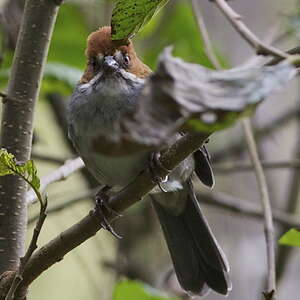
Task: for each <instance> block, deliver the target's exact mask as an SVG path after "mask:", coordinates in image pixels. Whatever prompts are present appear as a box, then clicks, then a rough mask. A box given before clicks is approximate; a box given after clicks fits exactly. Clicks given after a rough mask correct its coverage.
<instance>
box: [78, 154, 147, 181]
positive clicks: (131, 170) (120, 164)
mask: <svg viewBox="0 0 300 300" xmlns="http://www.w3.org/2000/svg"><path fill="white" fill-rule="evenodd" d="M148 157H149V153H145V152H143V153H138V154H132V155H126V156H118V157H114V156H107V155H102V154H99V153H91V152H89V153H88V155H84V153H82V158H83V160H84V162H85V164H86V166H87V168H88V169H89V171H90V172H91V173H92V174H93V175H94V176H95V177H96V179H97V180H98V181H99V182H100V183H101V184H105V185H109V186H121V187H123V186H126V185H127V184H128V183H130V182H131V181H133V180H134V179H135V177H136V176H137V175H138V174H139V173H140V172H141V171H142V170H144V169H145V168H146V167H147V160H148Z"/></svg>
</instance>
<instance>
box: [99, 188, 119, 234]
mask: <svg viewBox="0 0 300 300" xmlns="http://www.w3.org/2000/svg"><path fill="white" fill-rule="evenodd" d="M110 189H111V187H110V186H108V185H105V186H104V187H101V189H100V190H99V191H98V192H97V194H96V196H95V202H96V205H95V213H96V214H97V215H98V217H99V218H100V219H101V226H102V227H103V228H104V229H105V230H107V231H109V232H110V233H111V234H112V235H113V236H115V237H116V238H118V239H120V238H122V237H121V236H120V235H118V234H117V233H116V232H115V231H114V229H113V227H112V226H111V225H110V223H109V221H108V220H107V218H106V216H105V215H106V212H107V211H108V212H109V213H113V214H115V215H117V216H118V217H120V216H121V215H120V214H118V213H117V212H116V211H114V210H113V209H112V208H111V207H109V205H108V200H109V196H108V195H107V192H108V191H109V190H110Z"/></svg>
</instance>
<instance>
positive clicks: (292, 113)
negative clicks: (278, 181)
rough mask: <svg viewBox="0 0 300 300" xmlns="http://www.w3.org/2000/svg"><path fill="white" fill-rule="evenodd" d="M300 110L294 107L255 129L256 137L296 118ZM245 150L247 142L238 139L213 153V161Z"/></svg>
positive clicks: (268, 133) (266, 134)
mask: <svg viewBox="0 0 300 300" xmlns="http://www.w3.org/2000/svg"><path fill="white" fill-rule="evenodd" d="M299 115H300V110H299V109H297V108H292V109H290V110H288V111H286V112H284V113H283V114H282V115H280V116H278V117H277V118H275V119H274V120H273V121H272V122H271V123H270V124H267V125H265V126H264V127H262V128H258V129H256V130H255V131H254V135H255V137H263V136H268V135H271V134H272V132H274V131H276V129H278V128H281V127H283V126H284V125H285V124H286V123H288V122H290V121H292V120H294V118H296V117H299ZM244 150H245V143H244V142H243V141H242V140H241V139H238V141H237V142H234V143H231V144H230V145H228V146H227V147H222V149H220V150H218V151H215V152H213V153H212V160H213V162H218V161H220V160H222V159H223V158H224V157H228V156H229V155H232V154H239V153H241V152H243V151H244Z"/></svg>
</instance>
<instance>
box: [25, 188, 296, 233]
mask: <svg viewBox="0 0 300 300" xmlns="http://www.w3.org/2000/svg"><path fill="white" fill-rule="evenodd" d="M97 190H98V189H91V190H86V191H83V192H82V193H80V194H77V195H76V196H73V197H71V198H70V199H67V200H66V201H64V202H63V203H59V204H57V205H53V206H52V207H49V208H48V209H47V215H48V216H49V215H51V214H53V213H56V212H60V211H62V210H64V209H65V208H68V209H69V208H70V207H71V206H72V205H74V204H77V203H79V202H81V201H85V200H86V199H87V198H92V197H93V196H94V195H95V193H96V192H97ZM197 195H198V199H200V202H201V203H204V204H207V205H209V206H213V207H216V208H222V209H226V210H228V211H231V212H235V213H239V214H242V215H243V216H247V217H252V218H256V219H259V220H262V219H263V217H264V214H263V211H262V209H261V207H260V206H259V205H256V204H254V203H252V202H250V201H248V200H245V199H240V198H236V197H234V196H231V195H228V194H226V193H223V192H215V191H214V192H209V191H203V190H198V191H197ZM273 215H274V221H276V222H277V223H278V224H280V225H283V226H287V227H295V228H300V221H299V218H298V217H297V216H295V215H292V214H288V213H285V212H284V211H281V210H276V209H275V210H273ZM38 217H39V215H35V216H33V217H31V218H30V219H29V220H28V224H31V223H33V222H35V221H36V220H37V219H38Z"/></svg>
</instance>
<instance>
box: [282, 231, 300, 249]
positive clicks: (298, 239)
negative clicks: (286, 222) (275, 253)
mask: <svg viewBox="0 0 300 300" xmlns="http://www.w3.org/2000/svg"><path fill="white" fill-rule="evenodd" d="M279 244H281V245H286V246H294V247H300V231H299V229H295V228H293V229H290V230H289V231H288V232H286V233H285V234H284V235H283V236H282V237H281V238H280V240H279Z"/></svg>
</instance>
